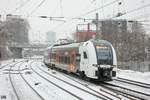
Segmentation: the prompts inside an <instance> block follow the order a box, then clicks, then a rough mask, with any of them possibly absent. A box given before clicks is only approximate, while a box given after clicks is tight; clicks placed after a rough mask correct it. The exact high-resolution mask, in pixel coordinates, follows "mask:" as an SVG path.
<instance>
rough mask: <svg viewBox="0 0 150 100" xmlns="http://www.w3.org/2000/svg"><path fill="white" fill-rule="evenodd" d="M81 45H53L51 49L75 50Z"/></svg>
mask: <svg viewBox="0 0 150 100" xmlns="http://www.w3.org/2000/svg"><path fill="white" fill-rule="evenodd" d="M80 44H81V43H70V44H62V45H54V46H53V48H75V47H79V46H80Z"/></svg>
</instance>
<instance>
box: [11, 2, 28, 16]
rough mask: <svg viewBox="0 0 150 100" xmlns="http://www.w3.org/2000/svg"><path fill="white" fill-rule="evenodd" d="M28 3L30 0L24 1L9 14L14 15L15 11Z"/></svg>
mask: <svg viewBox="0 0 150 100" xmlns="http://www.w3.org/2000/svg"><path fill="white" fill-rule="evenodd" d="M29 2H30V0H26V1H25V2H24V3H22V4H21V5H20V6H19V7H17V8H15V9H14V10H12V11H11V12H10V13H11V14H12V13H14V12H16V11H17V10H20V9H22V8H23V7H24V6H25V5H26V4H28V3H29Z"/></svg>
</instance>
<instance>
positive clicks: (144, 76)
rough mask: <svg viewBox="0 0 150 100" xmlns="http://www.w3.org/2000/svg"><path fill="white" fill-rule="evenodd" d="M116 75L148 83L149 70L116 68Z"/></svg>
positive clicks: (149, 82)
mask: <svg viewBox="0 0 150 100" xmlns="http://www.w3.org/2000/svg"><path fill="white" fill-rule="evenodd" d="M117 77H121V78H126V79H130V80H134V81H139V82H143V83H148V84H150V72H136V71H132V70H120V69H118V70H117Z"/></svg>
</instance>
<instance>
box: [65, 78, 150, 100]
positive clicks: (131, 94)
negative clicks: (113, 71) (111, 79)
mask: <svg viewBox="0 0 150 100" xmlns="http://www.w3.org/2000/svg"><path fill="white" fill-rule="evenodd" d="M65 76H66V75H65ZM75 81H76V80H75ZM76 82H78V83H80V82H79V81H76ZM81 84H83V83H81ZM96 84H97V83H96ZM83 85H84V86H86V87H88V86H87V85H85V84H83ZM99 85H101V86H102V87H104V88H105V89H109V90H111V91H114V92H115V93H116V94H118V95H121V96H123V97H125V98H128V99H131V100H137V99H140V100H141V99H149V97H150V95H149V94H146V93H143V92H139V91H136V90H132V89H128V88H125V87H121V86H117V85H114V84H109V83H100V84H99ZM133 85H134V84H133ZM112 87H115V88H112ZM116 87H117V88H116ZM147 87H148V86H147ZM118 88H120V89H118ZM94 91H95V90H94ZM102 91H103V90H102ZM106 92H107V91H106ZM108 94H109V92H108ZM118 99H120V98H118Z"/></svg>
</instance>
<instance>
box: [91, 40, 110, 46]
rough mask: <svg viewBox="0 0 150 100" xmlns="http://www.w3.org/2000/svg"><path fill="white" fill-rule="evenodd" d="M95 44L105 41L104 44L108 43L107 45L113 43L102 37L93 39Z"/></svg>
mask: <svg viewBox="0 0 150 100" xmlns="http://www.w3.org/2000/svg"><path fill="white" fill-rule="evenodd" d="M91 41H92V42H93V43H94V44H99V43H103V44H107V45H111V43H110V42H109V41H107V40H101V39H96V40H91Z"/></svg>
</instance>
